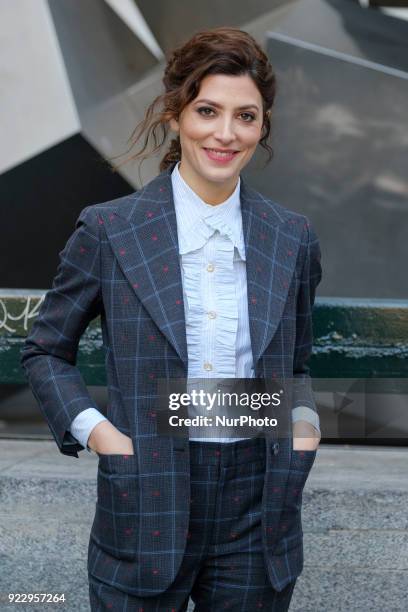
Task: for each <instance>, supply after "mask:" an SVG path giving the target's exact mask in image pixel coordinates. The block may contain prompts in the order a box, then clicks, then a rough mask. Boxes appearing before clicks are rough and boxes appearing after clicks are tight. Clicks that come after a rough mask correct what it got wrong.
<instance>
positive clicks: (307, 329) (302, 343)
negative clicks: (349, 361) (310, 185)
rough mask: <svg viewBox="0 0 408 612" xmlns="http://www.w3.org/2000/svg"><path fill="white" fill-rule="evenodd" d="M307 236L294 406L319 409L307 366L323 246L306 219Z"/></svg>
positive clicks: (299, 301) (299, 300)
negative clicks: (321, 247) (321, 246)
mask: <svg viewBox="0 0 408 612" xmlns="http://www.w3.org/2000/svg"><path fill="white" fill-rule="evenodd" d="M303 236H304V238H303V241H302V246H301V248H302V249H303V251H304V260H303V268H302V273H301V276H300V280H299V291H298V296H297V308H296V343H295V351H294V360H293V396H292V397H293V406H292V407H293V408H297V407H298V406H299V407H300V406H305V407H309V408H311V409H312V410H314V411H316V413H317V408H316V403H315V399H314V396H313V389H312V384H311V378H310V374H309V371H310V368H309V365H308V362H309V359H310V357H311V355H312V344H313V325H312V311H313V305H314V301H315V293H316V287H317V286H318V284H319V283H320V281H321V278H322V268H321V265H320V258H321V252H320V246H319V241H318V238H317V236H316V233H315V231H314V229H313V227H312V225H311V223H310V221H309V220H308V219H307V218H305V224H304V234H303Z"/></svg>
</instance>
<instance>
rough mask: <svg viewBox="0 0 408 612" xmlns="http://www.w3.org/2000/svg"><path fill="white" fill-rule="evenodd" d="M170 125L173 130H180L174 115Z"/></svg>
mask: <svg viewBox="0 0 408 612" xmlns="http://www.w3.org/2000/svg"><path fill="white" fill-rule="evenodd" d="M169 125H170V129H171V131H172V132H176V133H178V132H179V131H180V126H179V123H178V121H177V119H174V118H173V117H172V118H171V119H170V121H169Z"/></svg>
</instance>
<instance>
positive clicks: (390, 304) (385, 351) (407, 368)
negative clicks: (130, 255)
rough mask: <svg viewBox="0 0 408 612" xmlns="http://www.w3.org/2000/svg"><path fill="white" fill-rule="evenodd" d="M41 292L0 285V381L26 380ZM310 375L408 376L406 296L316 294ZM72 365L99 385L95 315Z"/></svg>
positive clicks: (98, 334)
mask: <svg viewBox="0 0 408 612" xmlns="http://www.w3.org/2000/svg"><path fill="white" fill-rule="evenodd" d="M45 293H46V291H45V290H44V291H43V290H33V289H1V290H0V384H24V383H26V380H25V377H24V372H23V371H22V369H21V366H20V351H21V348H22V345H23V342H24V339H25V337H26V336H27V334H28V332H29V331H30V329H31V326H32V324H33V323H34V320H35V317H36V316H37V315H38V311H39V307H40V305H41V302H42V300H43V297H44V295H45ZM313 328H314V349H313V355H312V359H311V363H310V365H311V374H312V376H313V377H317V378H408V360H407V357H408V301H405V300H379V299H351V298H323V297H322V298H317V299H316V303H315V308H314V312H313ZM77 365H78V367H79V369H80V370H81V373H82V375H83V377H84V380H85V382H86V383H87V384H88V385H105V384H106V375H105V366H104V351H103V348H102V333H101V328H100V322H99V318H97V319H95V320H94V321H92V322H91V324H90V325H89V326H88V328H87V330H86V331H85V333H84V335H83V336H82V338H81V341H80V345H79V351H78V360H77Z"/></svg>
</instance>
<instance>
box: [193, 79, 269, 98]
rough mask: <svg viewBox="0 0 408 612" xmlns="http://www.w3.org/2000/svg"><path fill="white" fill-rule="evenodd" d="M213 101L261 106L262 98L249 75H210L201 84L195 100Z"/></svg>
mask: <svg viewBox="0 0 408 612" xmlns="http://www.w3.org/2000/svg"><path fill="white" fill-rule="evenodd" d="M199 98H208V99H210V100H211V99H213V100H214V102H218V103H220V104H225V105H228V106H229V105H236V106H239V105H240V104H258V105H259V104H261V103H262V96H261V94H260V92H259V89H258V88H257V86H256V85H255V83H254V81H253V80H252V79H251V77H250V76H248V75H247V74H245V75H239V76H235V75H229V74H209V75H208V76H206V77H205V78H204V79H203V80H202V81H201V83H200V89H199V91H198V94H197V96H196V98H195V100H198V99H199Z"/></svg>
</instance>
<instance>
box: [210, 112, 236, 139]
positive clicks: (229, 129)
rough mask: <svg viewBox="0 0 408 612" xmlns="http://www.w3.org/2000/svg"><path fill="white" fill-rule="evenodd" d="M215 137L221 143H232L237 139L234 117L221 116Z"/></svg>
mask: <svg viewBox="0 0 408 612" xmlns="http://www.w3.org/2000/svg"><path fill="white" fill-rule="evenodd" d="M214 137H215V138H216V139H217V140H218V141H219V142H220V143H224V144H227V143H230V142H232V141H233V140H234V139H235V132H234V124H233V120H232V118H230V117H222V118H220V120H219V122H218V124H217V127H216V130H215V133H214Z"/></svg>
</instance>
